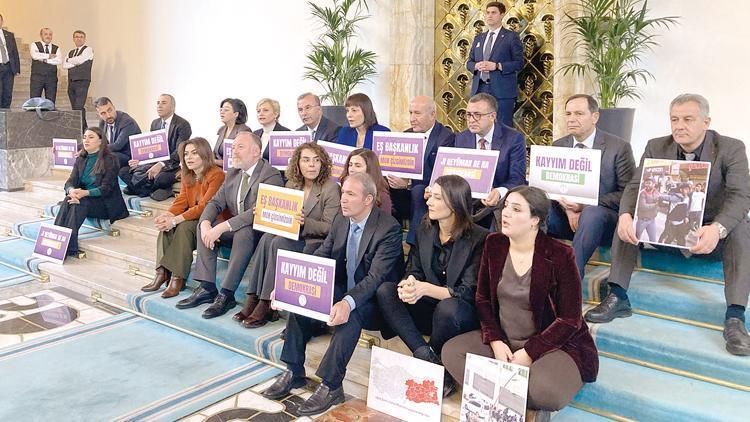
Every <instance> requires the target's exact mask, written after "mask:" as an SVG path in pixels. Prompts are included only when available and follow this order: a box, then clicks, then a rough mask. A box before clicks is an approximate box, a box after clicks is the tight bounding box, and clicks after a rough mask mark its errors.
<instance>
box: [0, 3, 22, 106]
mask: <svg viewBox="0 0 750 422" xmlns="http://www.w3.org/2000/svg"><path fill="white" fill-rule="evenodd" d="M2 26H3V15H0V27H2ZM20 73H21V60H20V59H19V58H18V46H16V37H15V35H13V33H12V32H10V31H6V30H4V29H3V30H2V31H0V108H10V103H11V102H12V101H13V81H14V79H15V77H16V75H18V74H20Z"/></svg>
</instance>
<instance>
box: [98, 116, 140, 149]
mask: <svg viewBox="0 0 750 422" xmlns="http://www.w3.org/2000/svg"><path fill="white" fill-rule="evenodd" d="M99 129H101V131H102V133H104V136H105V137H106V136H107V135H108V134H107V124H106V123H105V122H104V120H99ZM139 133H141V128H140V127H139V126H138V123H136V122H135V120H134V119H133V118H132V117H130V115H129V114H128V113H125V112H124V111H118V112H117V114H116V116H115V136H114V139H108V141H109V149H110V151H112V152H119V153H120V154H124V155H127V156H128V157H132V156H131V155H130V135H138V134H139Z"/></svg>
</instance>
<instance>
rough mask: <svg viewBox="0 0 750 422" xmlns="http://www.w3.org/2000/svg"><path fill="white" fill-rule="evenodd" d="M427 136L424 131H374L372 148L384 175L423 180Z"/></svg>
mask: <svg viewBox="0 0 750 422" xmlns="http://www.w3.org/2000/svg"><path fill="white" fill-rule="evenodd" d="M424 147H425V138H424V134H423V133H399V132H374V133H373V134H372V150H373V151H375V154H377V155H378V161H379V162H380V169H381V170H382V171H383V175H385V176H388V175H391V176H397V177H402V178H405V179H418V180H422V177H423V175H422V174H423V172H424V170H423V167H424Z"/></svg>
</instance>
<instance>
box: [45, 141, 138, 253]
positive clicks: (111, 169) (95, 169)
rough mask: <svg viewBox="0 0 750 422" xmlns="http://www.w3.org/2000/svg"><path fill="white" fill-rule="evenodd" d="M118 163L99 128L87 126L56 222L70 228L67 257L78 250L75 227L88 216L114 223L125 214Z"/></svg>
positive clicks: (77, 228)
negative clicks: (81, 148)
mask: <svg viewBox="0 0 750 422" xmlns="http://www.w3.org/2000/svg"><path fill="white" fill-rule="evenodd" d="M119 169H120V163H119V161H118V160H117V157H115V156H114V154H112V153H111V152H110V151H109V146H108V145H107V143H106V142H104V140H103V138H102V131H101V130H99V128H96V127H90V128H88V129H86V132H84V133H83V150H82V151H81V152H80V154H78V158H76V162H75V164H74V165H73V170H72V171H71V172H70V177H68V181H67V182H65V195H66V196H65V199H64V200H63V201H62V202H60V212H59V213H58V214H57V218H56V219H55V225H57V226H61V227H67V228H69V229H72V230H73V233H72V235H71V236H70V243H69V244H68V251H67V254H68V255H69V256H73V255H76V254H77V253H78V230H79V229H80V228H81V225H83V222H84V221H85V220H86V218H87V217H91V218H101V219H109V220H110V222H113V223H114V222H115V221H117V220H121V219H123V218H125V217H127V216H128V215H129V214H128V208H127V207H126V206H125V201H124V200H123V199H122V192H121V191H120V186H119V185H118V184H117V172H118V170H119Z"/></svg>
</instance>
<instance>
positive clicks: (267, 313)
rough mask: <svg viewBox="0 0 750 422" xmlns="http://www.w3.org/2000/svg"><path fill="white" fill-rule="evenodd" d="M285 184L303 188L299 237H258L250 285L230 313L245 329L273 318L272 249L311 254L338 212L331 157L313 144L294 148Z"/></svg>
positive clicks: (274, 316)
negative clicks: (242, 301)
mask: <svg viewBox="0 0 750 422" xmlns="http://www.w3.org/2000/svg"><path fill="white" fill-rule="evenodd" d="M286 176H287V177H288V178H289V181H288V182H287V183H286V187H288V188H291V189H297V190H301V191H304V193H305V196H304V202H303V205H302V212H300V213H299V214H298V215H297V219H298V220H299V222H300V226H301V228H300V236H299V237H300V239H299V240H291V239H287V238H284V237H281V236H276V235H273V234H271V233H266V234H264V235H263V237H261V239H260V242H259V243H258V246H257V247H256V248H255V253H254V254H253V258H252V261H250V266H249V268H248V273H249V278H250V284H249V285H248V288H247V294H248V297H247V301H245V306H243V307H242V311H240V312H238V313H236V314H235V315H234V320H235V321H239V322H240V324H242V326H243V327H245V328H257V327H262V326H264V325H266V323H267V322H268V321H270V320H274V319H276V318H278V317H277V315H276V313H275V312H274V311H272V310H271V291H273V288H274V281H275V278H276V264H275V263H276V251H278V250H279V249H286V250H289V251H294V252H303V253H313V252H314V251H315V250H316V249H317V248H318V246H320V245H321V244H322V243H323V240H324V239H325V238H326V235H327V234H328V232H329V231H330V229H331V223H332V222H333V217H335V216H336V214H337V213H338V212H339V208H340V206H341V205H340V192H339V186H338V185H337V184H336V182H334V181H332V180H331V179H330V177H331V158H330V157H329V156H328V153H326V152H325V150H324V149H323V147H321V146H319V145H318V144H315V143H312V142H310V143H306V144H302V145H300V146H299V147H297V149H295V150H294V154H292V158H291V159H290V160H289V166H287V170H286Z"/></svg>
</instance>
